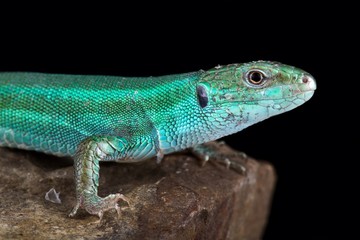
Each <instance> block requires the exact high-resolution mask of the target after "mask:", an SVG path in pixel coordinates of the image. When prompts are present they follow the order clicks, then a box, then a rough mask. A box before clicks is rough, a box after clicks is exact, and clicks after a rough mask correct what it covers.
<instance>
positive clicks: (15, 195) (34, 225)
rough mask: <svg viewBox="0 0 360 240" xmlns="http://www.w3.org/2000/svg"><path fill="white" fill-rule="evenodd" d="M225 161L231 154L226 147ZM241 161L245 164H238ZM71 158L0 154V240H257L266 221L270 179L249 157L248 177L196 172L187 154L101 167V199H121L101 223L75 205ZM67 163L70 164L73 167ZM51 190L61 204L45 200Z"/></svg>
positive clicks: (266, 168) (210, 167) (218, 168)
mask: <svg viewBox="0 0 360 240" xmlns="http://www.w3.org/2000/svg"><path fill="white" fill-rule="evenodd" d="M219 151H221V152H224V154H234V151H233V150H231V149H230V148H228V147H226V146H224V147H221V149H220V150H219ZM239 161H243V160H241V159H239ZM68 164H69V159H62V158H56V157H53V156H49V155H45V154H40V153H34V152H29V151H20V150H12V149H6V148H1V149H0V182H1V185H0V193H1V194H0V218H1V219H0V238H1V239H60V238H61V239H109V238H111V239H186V240H188V239H260V238H261V236H262V233H263V231H264V227H265V225H266V221H267V216H268V214H269V209H270V204H271V197H272V193H273V189H274V185H275V172H274V169H273V167H272V166H271V165H270V164H269V163H266V162H261V161H255V160H253V159H251V158H248V160H247V161H246V162H245V163H244V164H245V167H246V169H247V172H246V174H239V173H237V172H235V171H233V170H229V169H226V167H224V166H223V165H219V164H215V163H208V164H206V165H205V166H203V167H201V166H200V163H199V161H198V160H196V159H195V158H194V157H193V156H191V155H190V154H185V153H179V154H174V155H170V156H167V157H165V159H164V160H163V162H162V163H161V164H160V165H157V164H156V163H155V161H154V160H149V161H146V162H144V163H141V164H118V163H102V164H101V172H100V188H99V195H100V196H105V195H107V194H109V193H115V192H120V193H123V194H124V195H125V196H127V197H128V198H130V200H131V208H129V207H127V204H126V203H125V202H121V203H120V205H121V206H122V207H123V208H124V209H123V211H122V215H121V218H120V219H119V220H118V219H117V218H116V212H115V210H113V211H109V212H106V213H105V215H104V218H103V221H102V224H101V225H98V224H96V223H95V222H96V221H97V220H98V217H96V216H92V215H89V214H88V213H86V212H85V211H84V210H80V212H79V214H78V215H77V216H76V217H75V218H69V217H68V216H67V215H68V213H69V212H70V210H71V208H72V207H73V204H74V203H75V187H74V184H73V168H72V166H71V165H70V166H69V165H68ZM70 164H71V162H70ZM51 188H54V189H55V191H56V192H60V195H59V197H60V199H61V202H62V203H61V204H56V203H52V202H50V201H46V200H45V194H46V193H47V192H48V191H49V190H50V189H51Z"/></svg>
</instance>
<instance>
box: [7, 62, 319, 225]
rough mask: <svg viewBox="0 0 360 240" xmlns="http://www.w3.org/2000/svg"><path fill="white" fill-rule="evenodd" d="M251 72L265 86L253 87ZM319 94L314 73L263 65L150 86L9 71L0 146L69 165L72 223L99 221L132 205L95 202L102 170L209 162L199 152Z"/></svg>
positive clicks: (110, 199) (153, 81)
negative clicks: (153, 162)
mask: <svg viewBox="0 0 360 240" xmlns="http://www.w3.org/2000/svg"><path fill="white" fill-rule="evenodd" d="M254 71H255V72H257V73H259V72H260V73H261V74H260V76H263V80H261V81H260V82H258V83H252V82H251V81H250V79H249V78H250V75H251V73H254ZM258 76H259V75H258ZM255 80H259V77H258V78H256V76H255ZM315 89H316V84H315V81H314V79H313V78H312V77H311V75H310V74H308V73H306V72H304V71H302V70H300V69H297V68H294V67H291V66H287V65H283V64H280V63H274V62H264V61H258V62H251V63H244V64H233V65H228V66H223V67H220V66H219V67H216V68H214V69H211V70H208V71H198V72H192V73H186V74H177V75H169V76H160V77H146V78H125V77H114V76H82V75H60V74H42V73H21V72H5V73H0V146H6V147H12V148H21V149H28V150H35V151H40V152H44V153H48V154H53V155H57V156H71V157H73V158H74V166H75V183H76V196H77V197H76V199H77V203H76V206H75V207H74V209H73V210H72V212H71V213H70V216H74V215H75V214H76V211H77V209H78V208H79V207H83V208H85V209H86V210H87V211H88V212H89V213H91V214H96V215H98V216H99V217H100V219H101V217H102V215H103V212H104V211H107V210H109V209H112V208H115V209H116V210H117V211H119V207H118V206H117V202H118V201H119V199H123V200H125V201H128V200H127V199H126V198H125V197H124V196H123V195H121V194H119V193H117V194H111V195H109V196H107V197H105V198H101V197H99V196H98V195H97V188H98V185H99V161H116V162H139V161H143V160H145V159H148V158H152V157H154V156H157V158H158V160H161V158H162V157H163V155H164V154H169V153H172V152H176V151H180V150H183V149H186V148H190V147H195V146H196V148H194V149H196V152H197V155H199V153H200V154H202V155H205V153H201V152H202V150H201V149H203V148H202V147H201V145H200V146H199V144H202V143H205V142H209V141H212V140H216V139H218V138H221V137H223V136H226V135H229V134H232V133H235V132H238V131H240V130H242V129H244V128H246V127H248V126H250V125H252V124H255V123H257V122H260V121H262V120H264V119H266V118H269V117H271V116H274V115H277V114H280V113H283V112H286V111H289V110H291V109H293V108H295V107H297V106H299V105H301V104H303V103H304V102H306V101H307V100H309V99H310V98H311V96H312V95H313V93H314V90H315ZM210 157H211V156H210ZM204 158H205V160H207V158H208V156H204Z"/></svg>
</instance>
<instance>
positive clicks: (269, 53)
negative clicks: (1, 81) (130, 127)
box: [0, 5, 359, 239]
mask: <svg viewBox="0 0 360 240" xmlns="http://www.w3.org/2000/svg"><path fill="white" fill-rule="evenodd" d="M298 7H299V6H296V7H295V6H294V7H293V8H291V9H294V8H298ZM333 7H334V8H333V9H332V10H329V9H327V10H324V9H321V10H312V7H309V6H307V7H303V8H301V9H300V10H299V11H298V12H289V11H285V10H284V11H281V10H279V11H277V12H276V14H275V13H274V12H273V11H270V10H269V11H268V12H267V10H266V9H262V11H258V8H251V9H250V10H249V9H248V12H250V13H251V14H250V16H249V17H248V18H244V19H242V18H240V17H239V16H240V15H242V13H244V12H245V10H246V9H242V8H241V9H240V8H237V7H235V5H234V6H232V7H230V8H227V11H226V12H223V13H222V14H224V15H219V12H221V10H222V9H223V8H221V10H220V9H217V10H215V9H214V10H213V11H212V12H210V14H207V17H206V18H202V17H199V18H198V21H196V22H195V21H192V20H189V14H190V13H189V12H191V11H189V12H188V11H183V12H182V13H180V14H177V13H174V12H171V13H169V12H161V13H158V14H153V15H152V14H149V13H148V14H147V15H146V17H145V19H141V20H140V19H139V17H140V16H145V15H142V13H140V12H138V13H137V14H133V15H130V16H128V17H127V18H118V15H115V16H114V17H113V18H109V19H108V18H107V17H106V19H107V20H106V21H105V22H104V21H100V19H99V17H98V16H97V15H96V14H91V13H89V14H87V15H86V16H84V17H83V18H80V21H77V22H76V23H75V22H72V21H66V20H68V19H66V18H67V16H68V15H67V12H66V13H65V12H63V13H61V14H56V15H55V16H52V13H48V14H47V15H46V16H44V18H39V19H37V20H36V21H35V22H34V23H33V22H31V23H29V22H28V20H29V18H31V20H34V19H33V17H34V16H31V14H30V16H29V18H28V19H26V18H25V19H24V20H23V21H21V22H20V23H19V24H15V25H14V23H13V22H11V20H9V19H7V22H9V21H10V22H11V24H12V25H10V24H9V25H7V26H6V24H5V26H6V28H7V29H6V31H5V30H4V29H3V30H2V31H3V32H2V33H3V34H2V35H1V39H0V71H38V72H51V73H75V74H107V75H119V76H150V75H153V76H155V75H163V74H173V73H183V72H191V71H197V70H199V69H204V70H206V69H209V68H212V67H214V66H216V65H218V64H221V65H224V64H230V63H239V62H248V61H253V60H272V61H279V62H282V63H286V64H289V65H294V66H297V67H299V68H302V69H304V70H306V71H308V72H309V73H311V74H312V75H313V76H314V77H315V79H316V80H317V85H318V89H317V90H316V92H315V95H314V97H313V98H312V99H311V100H310V101H309V102H307V103H306V104H304V105H302V106H301V107H299V108H297V109H294V110H292V111H290V112H287V113H285V114H282V115H279V116H276V117H273V118H270V119H268V120H266V121H264V122H261V123H259V124H256V125H254V126H251V127H249V128H247V129H245V130H243V131H241V132H239V133H237V134H234V135H232V136H229V137H226V138H224V140H225V141H226V142H227V143H228V144H229V145H231V146H233V147H234V148H236V149H238V150H241V151H243V152H246V153H247V154H248V155H250V156H252V157H255V158H257V159H262V160H266V161H269V162H271V163H272V164H273V165H274V167H275V169H276V171H277V175H278V181H277V186H276V191H275V194H274V198H273V204H272V210H271V214H270V217H269V223H268V226H267V229H266V232H265V235H264V239H329V238H331V237H333V236H335V235H338V234H340V236H343V234H348V233H349V232H350V231H351V230H354V229H353V228H352V227H351V226H350V225H351V224H350V222H353V223H356V220H353V221H349V219H348V217H349V216H352V215H353V216H355V217H356V216H357V215H356V213H355V204H353V203H352V201H353V196H352V193H353V192H356V191H358V189H357V188H358V187H357V188H356V187H351V185H352V184H353V183H354V182H355V181H356V179H355V178H356V167H355V165H354V164H355V163H356V160H358V157H357V158H356V157H355V155H354V156H351V155H348V154H347V153H348V152H349V151H351V150H352V149H353V148H354V146H355V144H354V143H355V141H356V139H358V135H356V133H357V132H358V131H357V128H356V125H355V124H353V122H352V121H353V119H354V118H355V117H354V116H353V113H354V111H355V112H356V110H357V109H358V107H357V108H356V107H355V104H354V103H356V101H358V100H357V96H356V95H352V94H350V92H351V90H352V89H354V88H356V81H358V75H359V73H358V69H354V68H352V67H350V64H349V63H350V62H351V60H349V59H348V58H347V57H345V56H344V54H346V53H349V54H350V55H352V54H354V52H355V51H356V50H355V49H354V48H351V47H350V44H351V42H352V41H354V39H353V38H354V36H353V34H352V33H353V30H354V29H353V28H351V27H350V25H349V24H347V23H345V22H344V21H343V20H344V19H343V18H341V20H342V22H340V17H337V16H338V14H341V12H342V10H340V9H337V6H333ZM265 8H266V7H265ZM329 11H330V12H329ZM320 12H321V13H323V15H319V13H320ZM195 13H196V12H195ZM235 13H236V14H235ZM270 13H271V14H270ZM73 15H76V13H75V14H74V13H73ZM105 15H106V14H105ZM194 15H195V16H194ZM57 17H59V18H57ZM192 17H196V14H193V15H192ZM259 18H261V19H259ZM49 19H52V20H51V21H50V20H49ZM136 20H138V21H139V22H137V21H136ZM253 20H260V21H257V22H255V21H253ZM99 21H100V22H99ZM350 22H351V21H349V23H350ZM46 24H50V25H46ZM354 77H356V78H354ZM352 105H353V107H351V106H352ZM345 129H349V130H345ZM343 133H347V134H349V135H348V136H346V137H345V135H343ZM357 145H358V146H359V141H357ZM352 170H355V173H354V174H353V173H352V172H351V171H352Z"/></svg>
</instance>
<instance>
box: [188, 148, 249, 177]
mask: <svg viewBox="0 0 360 240" xmlns="http://www.w3.org/2000/svg"><path fill="white" fill-rule="evenodd" d="M224 145H225V143H224V142H210V143H206V144H202V145H197V146H195V147H193V148H192V149H191V152H192V153H193V154H194V155H195V156H196V157H197V158H199V159H200V160H201V161H202V166H204V165H205V164H206V163H207V162H208V161H212V162H216V163H220V164H223V165H225V166H226V168H231V169H233V170H235V171H236V172H238V173H241V174H245V173H246V168H245V163H246V160H247V156H246V154H245V153H242V152H234V153H231V154H229V153H223V151H222V150H221V148H222V147H223V146H224ZM239 160H240V161H239Z"/></svg>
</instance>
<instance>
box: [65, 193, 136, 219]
mask: <svg viewBox="0 0 360 240" xmlns="http://www.w3.org/2000/svg"><path fill="white" fill-rule="evenodd" d="M119 200H123V201H125V202H126V203H127V204H128V205H129V206H130V201H129V199H128V198H126V197H125V196H124V195H122V194H120V193H117V194H110V195H109V196H107V197H105V198H101V197H99V196H97V195H95V194H86V193H85V194H83V195H82V196H80V197H79V198H78V200H77V203H76V205H75V207H74V208H73V210H72V211H71V212H70V214H69V217H73V216H75V215H76V212H77V210H78V209H79V208H84V209H85V210H86V211H87V212H88V213H90V214H93V215H97V216H98V217H99V221H98V223H100V222H101V220H102V218H103V215H104V212H106V211H109V210H111V209H113V208H114V209H115V210H116V212H117V215H118V218H120V215H121V208H120V207H119V205H118V201H119Z"/></svg>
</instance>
